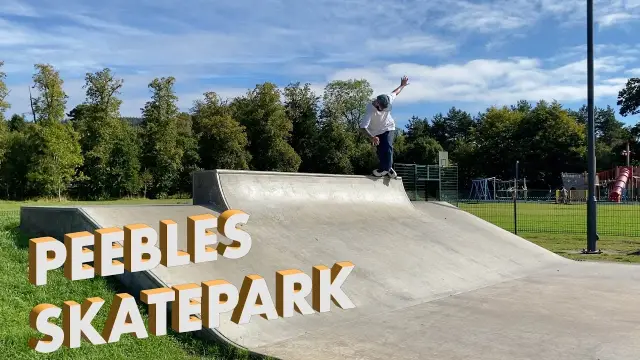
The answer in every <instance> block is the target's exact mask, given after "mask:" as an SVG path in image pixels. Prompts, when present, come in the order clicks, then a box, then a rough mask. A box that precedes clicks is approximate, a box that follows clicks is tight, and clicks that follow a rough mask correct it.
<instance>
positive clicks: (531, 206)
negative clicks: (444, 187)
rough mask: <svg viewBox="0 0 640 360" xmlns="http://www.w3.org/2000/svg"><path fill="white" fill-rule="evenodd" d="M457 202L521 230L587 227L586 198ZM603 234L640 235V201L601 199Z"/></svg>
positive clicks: (582, 231)
mask: <svg viewBox="0 0 640 360" xmlns="http://www.w3.org/2000/svg"><path fill="white" fill-rule="evenodd" d="M457 206H458V207H459V208H460V209H462V210H465V211H467V212H469V213H471V214H474V215H476V216H478V217H479V218H482V219H484V220H486V221H489V222H491V223H493V224H495V225H497V226H499V227H501V228H503V229H505V230H508V231H511V232H514V233H517V234H524V233H528V234H575V235H584V234H586V230H587V204H586V199H584V201H583V200H582V199H578V200H570V201H563V200H561V199H560V200H558V199H556V198H555V197H553V198H550V197H548V196H545V197H540V198H531V197H528V198H527V200H526V201H524V200H520V199H518V200H517V201H515V202H514V201H513V200H471V199H458V203H457ZM596 208H597V227H598V234H599V235H600V236H621V237H632V238H639V237H640V202H636V201H633V202H631V201H629V202H620V203H613V202H607V201H599V202H597V203H596Z"/></svg>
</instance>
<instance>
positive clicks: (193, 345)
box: [0, 200, 250, 360]
mask: <svg viewBox="0 0 640 360" xmlns="http://www.w3.org/2000/svg"><path fill="white" fill-rule="evenodd" d="M113 203H117V204H123V203H124V204H127V203H129V204H136V203H152V204H158V203H163V204H167V203H174V204H175V203H187V204H189V203H191V200H164V201H153V202H152V201H149V200H146V201H144V200H130V201H126V200H125V201H117V202H101V204H113ZM33 204H38V205H44V204H47V205H59V204H60V203H58V202H37V203H33ZM69 204H71V203H69ZM73 204H77V203H73ZM90 204H96V203H95V202H91V203H90ZM20 205H24V203H0V289H2V291H0V319H2V322H3V323H2V326H0V358H1V359H82V360H103V359H136V360H159V359H171V360H173V359H193V360H195V359H249V358H250V356H249V355H248V353H246V352H242V351H236V350H235V349H231V348H226V347H223V346H216V345H213V344H210V343H207V342H205V341H201V340H199V339H198V338H196V337H194V336H193V335H192V334H188V333H187V334H176V333H173V332H171V331H170V333H169V335H167V336H160V337H156V336H153V335H149V337H148V338H147V339H141V340H138V339H135V338H134V337H133V336H131V335H123V336H122V337H121V339H120V341H119V342H117V343H114V344H106V345H100V346H91V345H88V343H86V342H83V345H82V346H81V347H80V348H77V349H67V348H65V347H64V346H63V347H61V348H60V350H58V351H56V352H54V353H52V354H39V353H36V352H35V351H33V350H31V349H30V348H29V347H28V345H27V342H28V340H29V338H30V337H39V336H38V334H37V333H36V331H35V330H32V329H31V328H30V327H29V313H30V311H31V309H32V308H33V307H34V306H36V305H38V304H41V303H51V304H54V305H57V306H59V307H62V303H63V302H64V301H67V300H73V301H76V302H78V303H80V304H81V303H82V302H83V300H84V299H86V298H90V297H96V296H97V297H101V298H102V299H104V300H105V302H106V303H105V305H104V306H103V307H102V309H101V310H100V312H99V313H98V316H97V317H96V319H95V320H94V321H93V325H94V326H95V327H96V329H97V330H98V331H102V328H103V325H104V322H105V320H106V317H107V313H108V309H109V306H110V305H111V301H112V299H113V296H114V295H115V294H116V293H119V292H127V291H126V290H125V289H122V288H121V287H120V286H119V284H118V283H117V282H115V281H113V280H111V281H109V280H106V279H104V278H100V277H98V278H94V279H91V280H83V281H73V282H72V281H69V280H67V279H66V278H65V277H64V276H63V275H62V271H61V270H60V269H59V270H58V271H54V272H52V273H50V274H49V277H48V283H47V285H45V286H39V287H35V286H33V285H31V284H30V283H29V281H28V277H27V271H28V270H27V265H28V238H27V237H25V236H23V235H21V234H20V233H19V232H18V230H17V226H18V225H19V212H18V211H17V210H18V209H19V206H20ZM140 311H141V313H142V314H143V319H144V321H145V324H148V322H147V321H148V320H147V306H146V305H145V304H141V306H140ZM56 323H57V324H58V325H61V321H57V322H56Z"/></svg>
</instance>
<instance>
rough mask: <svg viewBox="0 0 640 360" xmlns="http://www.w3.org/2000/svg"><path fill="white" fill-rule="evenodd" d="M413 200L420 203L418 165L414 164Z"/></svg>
mask: <svg viewBox="0 0 640 360" xmlns="http://www.w3.org/2000/svg"><path fill="white" fill-rule="evenodd" d="M413 199H414V201H418V164H413Z"/></svg>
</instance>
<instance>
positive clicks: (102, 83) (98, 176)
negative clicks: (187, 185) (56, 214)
mask: <svg viewBox="0 0 640 360" xmlns="http://www.w3.org/2000/svg"><path fill="white" fill-rule="evenodd" d="M122 86H123V80H122V79H118V78H116V77H115V76H114V75H113V73H112V72H111V70H110V69H108V68H105V69H103V70H100V71H97V72H95V73H87V74H85V84H84V86H83V88H84V89H85V91H86V99H85V101H84V103H83V104H80V105H78V106H76V107H75V108H74V109H73V110H72V111H71V112H70V113H69V118H70V119H69V120H70V123H71V124H72V125H73V127H74V128H75V129H76V130H77V131H78V132H79V133H80V146H81V148H82V153H83V156H84V159H85V160H84V163H83V166H82V168H81V172H82V173H83V175H84V181H81V182H80V184H79V188H80V192H81V194H82V195H83V196H88V197H89V198H92V199H104V198H109V197H113V196H120V195H121V194H122V193H123V190H124V189H123V188H119V187H118V186H120V185H122V183H121V181H120V180H118V181H114V179H113V177H114V176H119V175H118V174H122V173H126V172H127V170H125V169H120V168H113V166H115V165H122V164H134V163H137V159H112V156H125V155H126V156H133V154H134V153H133V152H131V151H125V150H124V149H114V147H115V146H123V145H124V144H128V143H129V142H130V139H124V138H122V137H127V136H129V134H128V133H127V132H126V130H124V129H122V126H123V124H122V121H121V120H120V105H121V104H122V100H120V99H119V98H118V97H117V96H118V95H119V94H120V89H121V88H122ZM124 166H129V165H124ZM123 186H124V185H123Z"/></svg>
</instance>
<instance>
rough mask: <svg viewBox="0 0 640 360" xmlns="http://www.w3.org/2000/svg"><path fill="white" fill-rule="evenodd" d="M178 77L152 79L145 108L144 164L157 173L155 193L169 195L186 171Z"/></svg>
mask: <svg viewBox="0 0 640 360" xmlns="http://www.w3.org/2000/svg"><path fill="white" fill-rule="evenodd" d="M174 84H175V78H174V77H171V76H170V77H163V78H155V79H153V81H151V83H149V88H150V89H151V91H152V96H151V100H150V101H148V102H147V103H146V104H145V106H144V108H143V109H142V117H143V123H142V128H143V139H142V148H143V150H142V154H143V161H142V165H143V168H144V169H148V170H149V172H150V173H151V176H152V177H153V185H152V186H151V193H152V196H154V197H165V196H167V195H168V193H169V191H170V190H171V189H172V188H173V187H174V185H175V184H176V183H177V181H178V179H179V176H180V172H181V171H182V149H180V147H179V144H178V126H177V118H178V114H179V111H178V106H177V102H178V97H177V96H176V95H175V92H174V90H173V85H174Z"/></svg>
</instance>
